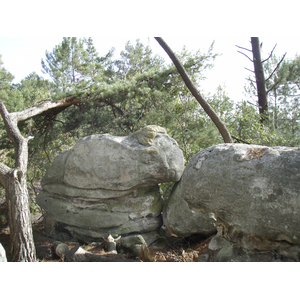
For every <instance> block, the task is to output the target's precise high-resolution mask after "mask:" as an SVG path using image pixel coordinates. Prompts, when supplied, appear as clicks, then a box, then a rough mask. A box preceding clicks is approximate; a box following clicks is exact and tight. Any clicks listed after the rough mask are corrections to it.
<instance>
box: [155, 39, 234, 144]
mask: <svg viewBox="0 0 300 300" xmlns="http://www.w3.org/2000/svg"><path fill="white" fill-rule="evenodd" d="M155 39H156V40H157V42H158V43H159V44H160V45H161V47H162V48H163V49H164V50H165V51H166V53H167V54H168V55H169V57H170V58H171V60H172V62H173V63H174V65H175V67H176V68H177V70H178V72H179V74H180V76H181V77H182V79H183V81H184V83H185V85H186V86H187V88H188V89H189V90H190V92H191V93H192V95H193V96H194V97H195V98H196V100H197V101H198V103H199V104H200V105H201V106H202V108H203V109H204V111H205V112H206V113H207V115H208V116H209V117H210V119H211V120H212V121H213V122H214V124H215V125H216V127H217V128H218V130H219V132H220V134H221V136H222V138H223V140H224V142H225V143H233V140H232V137H231V135H230V133H229V131H228V129H227V127H226V125H225V124H224V122H223V121H222V120H221V119H220V118H219V117H218V115H217V114H216V112H215V111H214V109H213V108H212V107H211V106H210V104H209V103H208V102H207V101H206V100H205V99H204V98H203V97H202V96H201V94H200V93H199V91H198V90H197V88H196V86H195V85H194V83H193V82H192V80H191V79H190V77H189V75H188V73H187V72H186V70H185V68H184V66H183V65H182V64H181V62H180V61H179V59H178V58H177V57H176V55H175V54H174V52H173V51H172V50H171V48H170V47H169V46H168V45H167V43H166V42H165V41H164V40H163V39H162V38H161V37H155Z"/></svg>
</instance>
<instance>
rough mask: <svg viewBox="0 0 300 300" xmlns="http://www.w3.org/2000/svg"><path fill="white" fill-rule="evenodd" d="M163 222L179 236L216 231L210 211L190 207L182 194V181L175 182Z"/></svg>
mask: <svg viewBox="0 0 300 300" xmlns="http://www.w3.org/2000/svg"><path fill="white" fill-rule="evenodd" d="M163 224H164V225H165V226H166V228H167V230H170V231H171V233H173V234H175V235H177V236H178V237H187V236H190V235H192V234H203V235H205V236H206V235H207V236H208V235H212V234H214V233H215V232H216V228H215V226H214V219H213V218H212V216H211V214H210V213H208V212H203V213H201V212H199V211H198V212H196V211H194V210H192V209H190V208H189V206H188V204H187V202H186V201H185V200H184V199H183V197H182V195H181V181H179V182H178V183H175V185H174V187H173V190H172V192H171V195H170V197H169V199H168V201H167V202H166V203H165V205H164V209H163Z"/></svg>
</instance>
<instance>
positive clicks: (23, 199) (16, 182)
mask: <svg viewBox="0 0 300 300" xmlns="http://www.w3.org/2000/svg"><path fill="white" fill-rule="evenodd" d="M78 102H79V101H78V100H77V99H76V97H67V98H63V99H61V100H59V101H52V100H50V101H46V102H44V103H42V104H40V105H38V106H35V107H31V108H28V109H25V110H23V111H20V112H13V113H9V112H8V111H7V109H6V107H5V105H4V103H3V102H2V101H1V100H0V114H1V116H2V119H3V121H4V124H5V129H6V132H7V135H8V137H9V138H10V139H11V141H12V143H13V145H14V147H15V151H16V160H15V165H14V167H13V168H11V167H8V166H6V165H5V164H3V163H1V162H0V183H1V184H2V185H3V187H4V188H5V192H6V201H7V203H8V218H9V220H8V221H9V227H10V239H11V257H12V261H24V262H25V261H26V262H32V261H35V260H36V252H35V246H34V241H33V233H32V226H31V219H30V210H29V197H28V190H27V182H26V176H27V163H28V142H29V141H30V140H31V139H32V138H33V137H32V136H29V137H23V136H22V134H21V132H20V130H19V128H18V122H19V121H22V120H26V119H29V118H32V117H34V116H36V115H39V114H41V113H43V112H45V111H48V110H51V109H54V108H59V107H61V108H63V107H68V106H71V105H76V104H77V103H78Z"/></svg>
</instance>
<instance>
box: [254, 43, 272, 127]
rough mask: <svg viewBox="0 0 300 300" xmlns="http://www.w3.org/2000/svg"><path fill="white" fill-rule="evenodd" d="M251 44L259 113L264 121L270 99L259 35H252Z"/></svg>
mask: <svg viewBox="0 0 300 300" xmlns="http://www.w3.org/2000/svg"><path fill="white" fill-rule="evenodd" d="M251 44H252V54H253V64H254V72H255V78H256V87H257V96H258V105H259V113H260V116H261V122H263V121H265V120H266V119H267V113H268V101H267V92H266V82H265V75H264V69H263V65H262V61H261V55H260V44H259V39H258V37H251Z"/></svg>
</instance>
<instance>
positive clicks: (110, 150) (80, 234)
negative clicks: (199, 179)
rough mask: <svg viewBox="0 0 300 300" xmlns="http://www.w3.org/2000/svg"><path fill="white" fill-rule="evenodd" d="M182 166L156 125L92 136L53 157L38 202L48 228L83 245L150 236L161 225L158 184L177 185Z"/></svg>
mask: <svg viewBox="0 0 300 300" xmlns="http://www.w3.org/2000/svg"><path fill="white" fill-rule="evenodd" d="M183 168H184V158H183V155H182V151H181V150H180V148H179V147H178V145H177V143H176V141H175V140H174V139H172V138H171V137H170V136H168V135H167V133H166V131H165V129H164V128H161V127H159V126H154V125H150V126H146V127H145V128H143V129H141V130H139V131H137V132H135V133H133V134H131V135H129V136H126V137H119V136H111V135H108V134H98V135H92V136H88V137H85V138H83V139H81V140H79V141H78V142H77V143H76V145H75V146H74V148H73V149H71V150H69V151H67V152H64V153H62V154H60V155H58V156H57V157H56V158H55V159H54V161H53V165H52V167H51V168H50V169H49V170H48V171H47V173H46V174H45V176H44V178H43V179H42V182H41V183H42V188H43V190H42V191H41V193H40V194H39V195H38V197H37V203H38V204H39V205H40V206H41V207H42V208H43V209H44V210H45V211H46V223H47V224H48V227H53V228H54V227H55V226H56V227H57V225H58V224H59V225H60V226H62V227H63V228H64V230H67V231H68V232H70V233H71V235H72V236H74V237H76V238H78V239H81V240H84V241H90V240H94V239H97V238H100V237H103V236H105V235H107V234H111V235H114V234H121V235H124V234H129V233H133V232H134V233H136V232H138V233H140V232H149V231H153V230H156V229H157V228H159V227H160V226H161V225H162V217H161V210H162V199H161V196H160V192H159V188H158V183H163V182H176V181H178V180H179V179H180V177H181V175H182V172H183Z"/></svg>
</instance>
